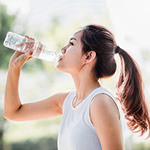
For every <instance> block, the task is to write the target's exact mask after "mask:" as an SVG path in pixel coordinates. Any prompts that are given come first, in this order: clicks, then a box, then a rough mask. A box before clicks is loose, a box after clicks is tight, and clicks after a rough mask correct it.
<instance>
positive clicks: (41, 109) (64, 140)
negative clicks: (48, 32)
mask: <svg viewBox="0 0 150 150" xmlns="http://www.w3.org/2000/svg"><path fill="white" fill-rule="evenodd" d="M61 51H62V54H63V55H62V57H61V59H60V60H59V61H58V64H57V69H58V70H59V71H62V72H66V73H69V74H70V75H71V76H72V78H73V80H74V83H75V87H76V88H75V89H74V90H71V91H70V92H60V93H56V94H53V95H52V96H50V97H48V98H47V99H44V100H42V101H38V102H34V103H26V104H21V101H20V98H19V93H18V82H19V75H20V69H21V67H22V66H23V64H24V63H25V62H27V61H28V60H29V59H30V58H32V52H33V49H31V50H30V51H29V52H27V53H25V54H23V53H21V52H18V51H16V52H15V53H14V54H13V56H12V57H11V59H10V63H9V69H8V75H7V83H6V90H5V104H4V117H5V118H6V119H9V120H15V121H30V120H40V119H49V118H52V117H55V116H58V115H63V119H62V123H61V128H60V132H59V135H58V149H59V150H110V149H111V150H123V149H124V143H123V141H122V130H121V121H120V119H121V118H120V112H119V109H118V106H117V103H116V99H115V98H114V96H113V95H112V94H111V93H110V92H109V91H108V90H107V89H105V88H104V87H102V86H101V83H100V81H99V79H102V78H108V77H111V76H112V75H113V74H114V73H115V71H116V62H115V59H114V55H115V54H117V53H118V54H119V56H120V60H121V73H120V77H119V81H118V84H117V89H118V92H117V95H118V98H117V99H118V100H119V101H120V103H121V106H122V107H121V108H122V110H123V112H124V114H125V118H126V119H127V125H128V127H129V129H130V130H131V131H133V132H135V131H137V129H138V132H140V131H141V135H143V133H145V132H146V131H147V130H148V129H149V125H150V119H149V114H148V108H147V105H146V101H145V98H144V91H143V82H142V77H141V73H140V70H139V68H138V65H137V64H136V62H135V61H134V60H133V58H132V57H131V56H130V55H129V54H128V53H127V52H126V51H125V50H123V49H122V48H120V47H119V46H117V44H116V42H115V39H114V36H113V34H112V33H111V32H110V31H109V30H108V29H106V28H105V27H103V26H100V25H87V26H85V27H83V28H81V29H79V30H78V31H76V32H75V33H74V34H73V35H72V37H71V38H70V40H69V42H68V44H67V45H66V46H65V47H63V48H62V49H61ZM148 137H149V136H148Z"/></svg>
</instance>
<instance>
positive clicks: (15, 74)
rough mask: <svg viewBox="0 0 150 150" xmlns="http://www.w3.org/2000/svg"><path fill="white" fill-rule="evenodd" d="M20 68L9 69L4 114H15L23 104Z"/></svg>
mask: <svg viewBox="0 0 150 150" xmlns="http://www.w3.org/2000/svg"><path fill="white" fill-rule="evenodd" d="M19 76H20V69H16V68H11V67H9V69H8V74H7V81H6V88H5V96H4V116H5V117H7V116H11V115H13V114H14V113H15V112H16V111H17V110H18V109H19V107H20V106H21V102H20V99H19V93H18V84H19Z"/></svg>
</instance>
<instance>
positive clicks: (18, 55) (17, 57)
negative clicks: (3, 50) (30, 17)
mask: <svg viewBox="0 0 150 150" xmlns="http://www.w3.org/2000/svg"><path fill="white" fill-rule="evenodd" d="M25 37H26V38H29V37H28V36H25ZM30 39H32V38H30ZM33 51H34V50H33V49H30V50H29V51H28V52H25V53H23V52H20V51H15V52H14V54H13V55H12V57H11V58H10V61H9V67H10V68H12V67H13V68H16V69H21V68H22V66H23V65H24V64H25V63H26V62H27V61H28V60H29V59H31V58H32V54H33Z"/></svg>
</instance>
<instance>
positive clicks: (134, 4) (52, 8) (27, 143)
mask: <svg viewBox="0 0 150 150" xmlns="http://www.w3.org/2000/svg"><path fill="white" fill-rule="evenodd" d="M149 6H150V1H149V0H113V1H112V0H76V1H70V0H55V1H53V0H21V1H20V0H0V150H31V149H32V150H57V136H58V132H59V128H60V123H61V119H62V117H61V116H60V117H55V118H52V119H47V120H40V121H29V122H15V121H8V120H6V119H5V118H3V108H4V90H5V84H6V77H7V71H8V64H9V59H10V57H11V55H12V54H13V53H14V50H10V49H8V48H6V47H4V46H3V41H4V39H5V36H6V33H7V32H8V31H12V32H16V33H18V34H21V35H28V36H31V37H33V38H35V39H36V40H39V41H41V42H42V43H43V44H45V45H48V46H52V47H54V49H55V50H56V51H57V52H60V49H61V47H62V46H63V45H65V44H66V43H67V42H68V40H69V38H70V36H71V35H72V34H73V33H74V32H75V31H76V30H77V29H78V28H79V27H81V26H84V25H87V24H90V23H94V24H101V25H103V26H105V27H107V28H109V29H110V30H111V31H112V32H113V34H114V35H115V38H116V41H117V43H118V45H119V46H120V47H121V48H123V49H125V50H126V51H128V52H129V53H130V54H131V55H132V57H133V58H134V59H135V60H136V61H137V63H138V65H139V66H140V68H141V71H142V75H143V80H144V86H145V91H144V92H145V96H146V100H147V104H148V106H150V99H149V97H150V93H149V91H150V80H149V79H150V69H149V66H150V44H149V39H150V38H149V35H150V29H149V27H150V9H149ZM115 57H116V61H117V65H118V68H117V72H116V73H115V75H114V76H113V77H111V78H110V79H105V80H102V81H101V83H102V86H103V87H105V88H107V89H108V90H109V91H111V92H112V93H113V94H114V95H115V90H116V89H115V85H116V83H117V81H118V77H119V72H120V68H119V67H120V60H119V57H118V55H117V56H115ZM56 64H57V62H46V61H42V60H39V59H36V58H33V59H31V60H29V61H28V62H27V63H26V64H25V65H24V66H23V68H22V70H21V74H20V81H19V94H20V99H21V102H22V103H25V102H33V101H38V100H42V99H44V98H46V97H48V96H50V95H52V94H54V93H56V92H59V91H66V90H70V89H74V88H75V86H74V83H73V80H72V78H71V76H70V75H69V74H66V73H62V72H59V71H57V70H56ZM122 116H123V114H122ZM123 134H124V140H125V147H126V150H150V140H145V137H146V136H147V135H148V134H145V136H143V137H138V136H139V135H140V134H133V133H131V131H129V130H128V128H127V126H126V123H125V120H123Z"/></svg>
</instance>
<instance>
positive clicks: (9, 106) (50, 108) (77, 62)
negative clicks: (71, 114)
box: [4, 30, 123, 150]
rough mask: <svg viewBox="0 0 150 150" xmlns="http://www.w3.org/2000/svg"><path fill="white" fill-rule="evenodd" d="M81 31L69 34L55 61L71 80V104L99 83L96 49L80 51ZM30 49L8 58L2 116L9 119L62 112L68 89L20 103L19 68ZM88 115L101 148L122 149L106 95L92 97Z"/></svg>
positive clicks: (29, 55) (115, 116)
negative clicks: (34, 100) (95, 67)
mask: <svg viewBox="0 0 150 150" xmlns="http://www.w3.org/2000/svg"><path fill="white" fill-rule="evenodd" d="M82 33H83V32H82V30H79V31H76V32H75V33H74V34H73V35H72V37H71V38H70V40H69V42H68V44H67V45H66V46H64V47H63V48H62V49H61V52H62V54H63V55H62V60H60V61H58V64H57V66H56V67H57V69H58V70H59V71H61V72H66V73H69V74H70V75H71V76H72V78H73V80H74V83H75V87H76V98H75V99H74V101H73V106H74V107H76V106H77V105H78V104H79V103H81V102H82V101H83V100H84V99H85V98H86V97H87V96H88V95H89V94H90V93H91V92H92V91H93V90H94V89H96V88H98V87H99V86H101V84H100V83H99V82H98V79H96V77H95V73H94V71H93V68H94V65H95V63H96V53H95V52H94V51H92V50H91V51H90V52H88V53H87V54H84V55H82V43H81V36H82ZM32 53H33V50H30V51H29V52H27V53H25V54H23V53H21V52H17V51H16V52H15V53H14V55H13V56H12V58H11V59H10V64H9V70H8V77H7V84H6V90H5V105H4V106H5V107H4V116H5V118H7V119H9V120H15V121H29V120H40V119H46V118H50V117H54V116H57V115H62V114H63V113H62V104H63V101H64V99H65V98H66V96H67V95H68V93H69V92H68V93H58V94H54V95H52V96H50V97H49V98H47V99H45V100H43V101H39V102H36V103H28V104H24V105H22V104H21V102H20V99H19V94H18V81H19V74H20V69H21V67H22V66H23V64H24V63H26V62H27V61H28V60H29V59H30V58H32ZM12 79H13V80H12ZM87 81H88V82H87ZM12 89H13V92H11V91H12ZM90 119H91V122H92V124H93V126H94V127H95V130H96V133H97V135H98V137H99V140H100V143H101V145H102V149H103V150H110V149H111V150H123V146H122V141H121V128H120V122H119V112H118V109H117V107H116V105H115V103H114V102H113V100H112V99H111V98H110V97H109V96H107V95H106V94H97V95H96V96H95V97H94V98H93V101H92V102H91V105H90Z"/></svg>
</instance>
